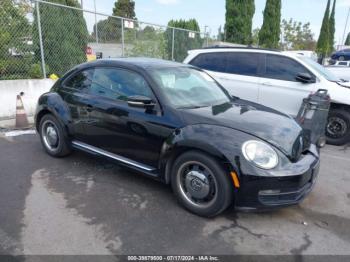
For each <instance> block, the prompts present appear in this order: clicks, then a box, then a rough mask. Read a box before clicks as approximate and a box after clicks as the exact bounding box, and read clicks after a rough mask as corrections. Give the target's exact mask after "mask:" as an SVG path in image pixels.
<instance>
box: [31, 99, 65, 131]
mask: <svg viewBox="0 0 350 262" xmlns="http://www.w3.org/2000/svg"><path fill="white" fill-rule="evenodd" d="M46 114H51V115H53V116H54V117H55V118H56V119H57V120H58V121H59V122H60V123H61V124H62V126H63V127H64V129H65V130H66V131H67V132H68V130H69V129H68V124H69V123H70V122H71V114H70V110H69V109H68V106H67V105H66V104H65V102H64V101H63V99H62V98H61V96H60V95H59V94H57V93H56V92H49V93H45V94H43V95H42V96H41V97H40V98H39V100H38V105H37V109H36V114H35V128H36V129H37V131H38V130H39V125H40V121H41V119H42V118H43V116H45V115H46ZM68 133H69V132H68Z"/></svg>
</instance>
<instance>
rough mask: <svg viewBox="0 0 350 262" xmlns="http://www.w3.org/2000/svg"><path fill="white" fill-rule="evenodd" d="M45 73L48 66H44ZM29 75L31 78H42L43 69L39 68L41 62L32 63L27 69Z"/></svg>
mask: <svg viewBox="0 0 350 262" xmlns="http://www.w3.org/2000/svg"><path fill="white" fill-rule="evenodd" d="M45 70H46V75H49V71H50V70H49V67H48V66H47V65H46V66H45ZM29 76H30V77H31V78H43V71H42V69H41V64H39V63H37V64H33V65H32V66H31V68H30V70H29Z"/></svg>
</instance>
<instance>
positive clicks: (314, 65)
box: [298, 56, 340, 82]
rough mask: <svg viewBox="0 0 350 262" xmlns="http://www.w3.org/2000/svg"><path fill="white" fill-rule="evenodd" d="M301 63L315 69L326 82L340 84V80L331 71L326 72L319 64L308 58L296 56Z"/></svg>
mask: <svg viewBox="0 0 350 262" xmlns="http://www.w3.org/2000/svg"><path fill="white" fill-rule="evenodd" d="M298 57H299V58H300V59H301V60H302V61H304V62H305V63H307V64H308V65H309V66H311V67H312V68H313V69H315V70H316V71H317V72H318V73H320V74H321V75H322V76H323V77H324V78H326V79H327V80H328V81H332V82H340V79H339V78H338V77H336V76H335V75H334V74H333V73H332V72H331V71H329V70H327V68H324V67H323V66H322V65H320V64H319V63H317V62H315V61H314V60H312V59H311V58H309V57H305V56H298Z"/></svg>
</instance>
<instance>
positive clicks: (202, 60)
mask: <svg viewBox="0 0 350 262" xmlns="http://www.w3.org/2000/svg"><path fill="white" fill-rule="evenodd" d="M190 64H191V65H194V66H197V67H199V68H202V69H205V70H210V71H214V72H222V73H224V72H226V53H207V54H200V55H198V56H197V57H195V58H194V59H193V60H192V61H191V62H190Z"/></svg>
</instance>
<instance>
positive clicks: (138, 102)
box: [128, 96, 156, 109]
mask: <svg viewBox="0 0 350 262" xmlns="http://www.w3.org/2000/svg"><path fill="white" fill-rule="evenodd" d="M128 105H129V106H131V107H142V108H146V109H151V108H153V107H154V106H155V105H156V104H155V103H154V102H153V100H152V98H149V97H147V96H129V97H128Z"/></svg>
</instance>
